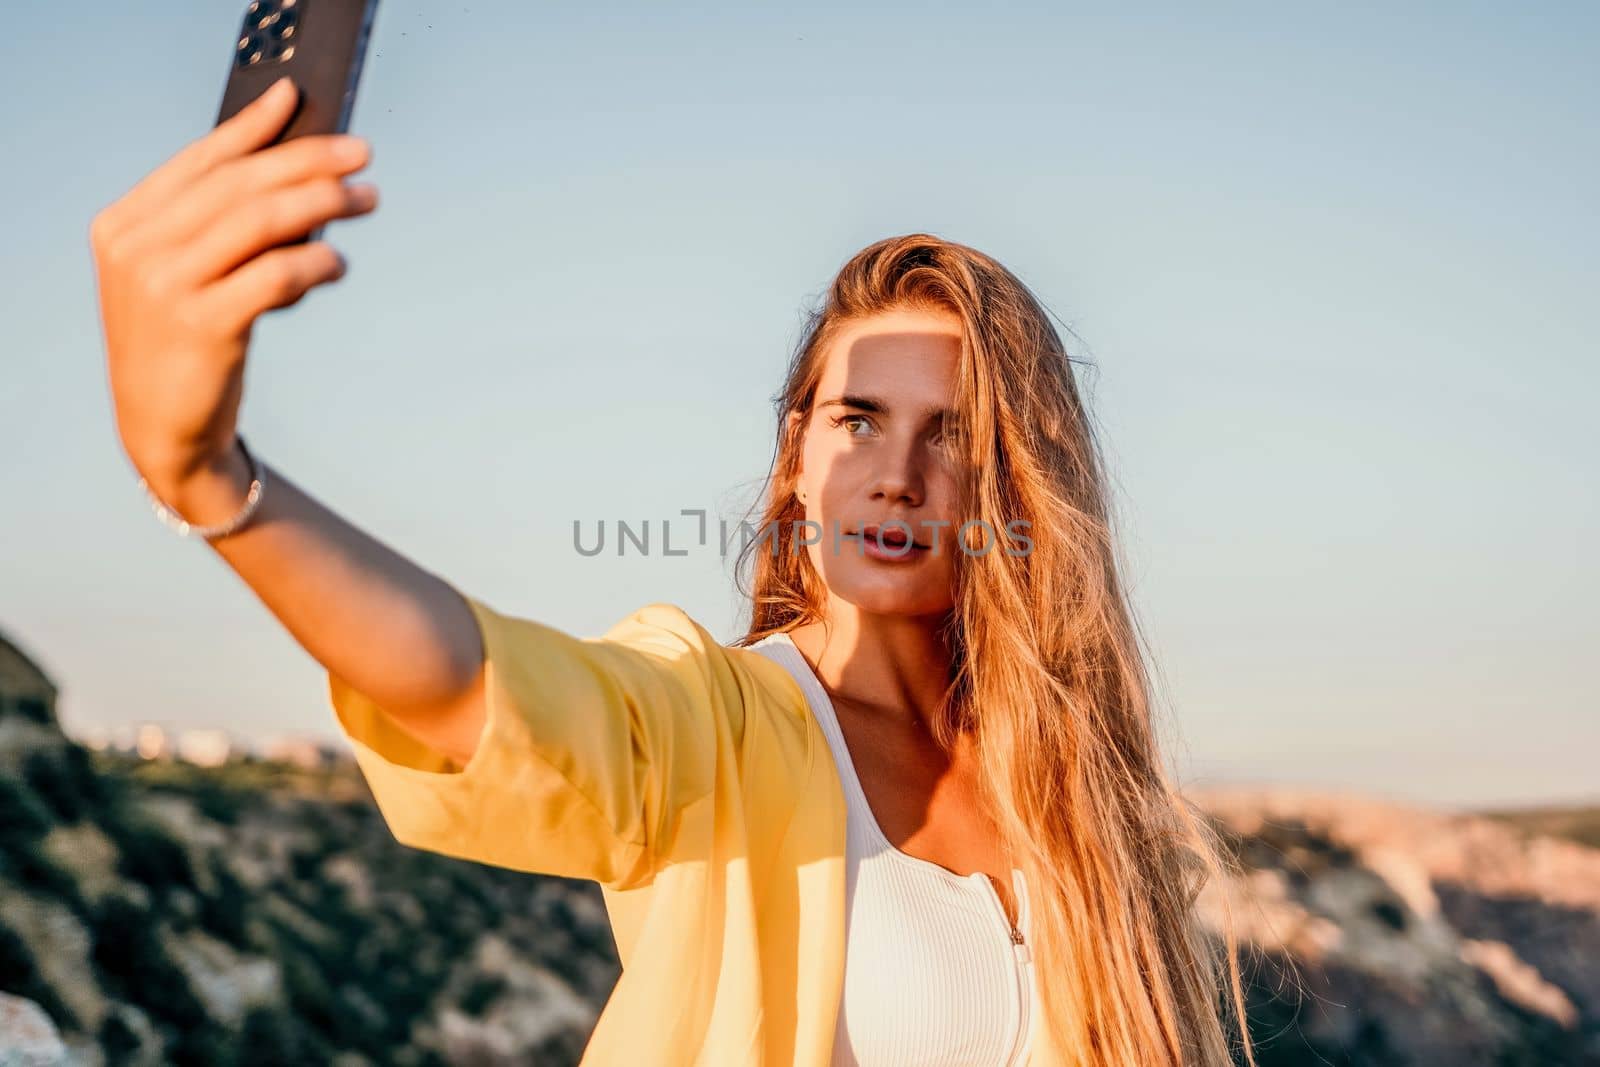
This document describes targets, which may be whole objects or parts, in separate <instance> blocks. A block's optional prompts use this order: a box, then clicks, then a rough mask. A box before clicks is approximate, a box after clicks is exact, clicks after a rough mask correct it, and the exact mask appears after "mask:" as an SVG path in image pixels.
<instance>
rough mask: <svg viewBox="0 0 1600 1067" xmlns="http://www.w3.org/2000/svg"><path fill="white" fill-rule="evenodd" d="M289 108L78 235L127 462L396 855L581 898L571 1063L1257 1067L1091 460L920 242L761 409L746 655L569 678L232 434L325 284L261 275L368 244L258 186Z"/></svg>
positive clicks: (537, 649) (569, 661) (636, 620)
mask: <svg viewBox="0 0 1600 1067" xmlns="http://www.w3.org/2000/svg"><path fill="white" fill-rule="evenodd" d="M284 90H285V87H284V86H282V85H280V86H278V87H275V89H274V90H272V91H269V92H268V93H267V94H266V95H265V96H263V97H262V98H261V99H260V100H258V101H257V102H256V103H254V104H253V105H251V106H250V107H249V108H247V109H245V110H244V111H243V112H241V113H240V114H239V115H238V116H236V117H235V118H233V119H231V120H229V121H228V122H226V123H224V124H222V125H221V126H219V127H218V128H217V129H215V130H214V131H212V132H210V133H208V134H207V135H206V136H204V137H202V138H200V139H199V140H197V141H196V142H194V143H193V144H192V145H190V146H188V147H187V148H185V149H184V150H183V151H182V152H180V153H178V154H177V155H176V156H174V157H173V158H172V159H171V160H169V161H168V162H166V163H165V164H163V165H162V166H161V167H159V168H157V169H156V170H155V171H153V172H152V173H151V174H150V175H149V176H148V177H146V178H145V179H144V180H143V181H141V182H140V183H139V184H138V185H137V186H135V187H134V188H133V189H132V190H131V191H130V192H129V193H128V194H127V195H126V196H124V197H123V198H122V199H120V200H119V201H117V202H116V203H115V204H112V205H111V206H109V207H108V208H106V209H105V210H104V211H103V212H101V214H100V215H99V216H98V217H97V218H96V220H95V223H94V226H93V228H92V243H93V247H94V253H95V259H96V266H97V272H98V279H99V286H100V293H101V313H102V319H103V323H104V327H105V334H106V344H107V353H108V374H109V378H110V383H111V388H112V396H113V401H114V406H115V413H116V418H117V425H118V431H119V435H120V437H121V440H122V443H123V447H124V449H125V451H126V453H127V455H128V457H129V459H130V460H131V461H132V463H133V465H134V467H135V468H136V469H137V471H138V472H139V473H140V475H141V476H142V481H143V484H144V486H145V488H146V490H147V492H148V493H149V494H150V495H151V498H152V502H153V504H154V505H155V506H156V507H157V508H158V513H160V514H162V515H163V517H165V518H167V519H168V520H169V521H173V522H179V519H178V518H177V517H178V516H181V519H182V520H184V521H187V522H190V523H194V524H197V525H196V526H195V527H193V528H191V527H188V526H182V525H180V526H179V529H180V530H181V531H182V532H185V533H190V534H193V533H197V532H198V533H200V534H202V535H204V536H205V538H206V540H207V541H208V542H209V543H210V544H211V545H212V546H213V547H214V549H215V550H216V551H217V553H218V554H219V555H220V556H221V557H222V558H223V559H224V560H225V561H226V562H227V563H228V564H229V565H230V566H231V567H233V568H234V570H235V571H236V572H237V573H238V574H239V575H240V576H241V577H242V578H243V579H244V581H245V582H246V583H247V584H248V585H249V586H250V587H251V588H252V589H253V590H254V591H255V592H256V593H257V595H258V596H259V597H260V598H261V600H262V602H263V603H264V604H265V605H266V606H267V607H268V609H269V610H271V611H272V612H273V613H274V614H275V615H276V616H277V618H278V619H279V620H280V621H281V622H282V623H283V625H284V626H285V627H286V628H287V629H288V630H289V632H290V633H291V634H292V635H293V636H294V637H295V639H296V640H297V641H299V642H300V644H301V645H302V646H303V647H304V648H305V649H306V651H307V652H308V653H310V654H311V655H312V656H313V657H314V658H316V659H317V661H318V662H319V663H321V664H322V665H323V666H324V667H326V669H327V671H328V684H329V694H330V700H331V702H332V704H333V708H334V711H335V713H336V717H337V720H338V723H339V725H340V727H341V729H342V730H343V731H344V732H345V733H346V735H347V736H348V737H349V738H350V740H351V743H352V745H353V748H354V751H355V753H356V756H357V759H358V761H359V763H360V766H361V768H362V770H363V773H364V774H365V776H366V777H367V780H368V782H369V783H370V785H371V787H372V790H373V793H374V796H375V797H376V800H377V803H378V805H379V807H380V809H381V811H382V813H383V815H384V817H385V819H386V820H387V821H388V823H389V825H390V827H391V828H392V830H393V832H394V834H395V836H396V837H397V838H398V839H399V840H400V841H402V842H404V843H406V844H409V845H412V846H415V847H418V848H424V849H430V850H433V851H437V852H441V853H445V854H448V855H453V856H460V857H465V858H470V859H474V860H478V861H482V862H486V863H493V864H497V865H501V866H506V867H512V868H516V869H521V870H528V871H539V872H546V873H551V874H559V875H566V876H571V877H582V878H589V879H593V880H595V881H597V882H599V883H600V885H601V887H602V890H603V893H604V896H605V900H606V904H607V908H608V911H609V914H610V918H611V922H612V927H613V931H614V933H615V934H616V938H617V945H618V950H619V953H620V955H621V958H622V961H623V973H622V977H621V979H620V980H619V982H618V984H617V987H616V990H615V991H614V993H613V995H612V998H611V1000H610V1001H609V1002H608V1004H607V1006H606V1009H605V1011H604V1013H603V1014H602V1016H601V1018H600V1021H599V1023H598V1024H597V1026H596V1028H595V1032H594V1035H593V1037H592V1038H591V1041H590V1044H589V1047H588V1049H587V1051H586V1053H585V1062H586V1063H606V1064H610V1063H619V1064H635V1063H712V1064H723V1063H729V1064H743V1063H763V1064H769V1065H771V1064H779V1063H795V1064H806V1065H820V1064H825V1063H828V1062H836V1063H850V1062H859V1063H862V1064H869V1065H871V1064H956V1063H985V1064H986V1063H1021V1062H1030V1063H1036V1064H1044V1063H1061V1064H1115V1065H1118V1067H1122V1065H1146V1064H1150V1065H1155V1064H1163V1065H1165V1064H1184V1065H1188V1064H1203V1065H1214V1064H1227V1063H1230V1062H1231V1058H1230V1040H1235V1039H1237V1040H1241V1041H1242V1043H1243V1045H1244V1050H1245V1054H1246V1057H1247V1058H1248V1059H1249V1060H1250V1062H1252V1063H1253V1062H1254V1060H1253V1057H1252V1056H1251V1055H1250V1051H1249V1047H1248V1042H1247V1041H1245V1040H1243V1039H1244V1035H1243V1034H1242V1033H1239V1032H1238V1031H1239V1027H1238V1020H1239V1018H1241V1017H1242V994H1241V990H1240V983H1239V978H1238V970H1237V964H1236V957H1237V952H1236V946H1235V943H1234V940H1233V938H1232V937H1231V935H1230V936H1229V937H1228V938H1227V940H1226V952H1225V954H1224V953H1219V952H1218V950H1217V949H1216V947H1215V946H1214V945H1213V944H1212V942H1211V941H1210V940H1208V939H1207V937H1206V936H1205V935H1204V934H1203V933H1202V932H1201V930H1200V929H1199V927H1198V925H1197V923H1196V920H1195V917H1194V914H1193V909H1192V904H1193V901H1194V898H1195V895H1196V893H1197V892H1198V891H1199V889H1200V887H1201V885H1202V884H1203V882H1204V881H1205V879H1206V878H1207V877H1209V876H1214V875H1216V874H1218V873H1220V866H1219V856H1220V854H1219V853H1218V851H1217V850H1216V848H1215V844H1214V841H1213V839H1212V838H1211V837H1210V836H1209V835H1208V831H1207V830H1206V829H1205V826H1204V824H1203V823H1202V822H1201V821H1200V820H1199V819H1197V817H1196V816H1195V815H1194V814H1193V813H1192V812H1191V811H1190V809H1189V808H1188V807H1187V805H1186V804H1185V802H1184V801H1183V800H1182V798H1181V797H1180V796H1179V795H1178V794H1177V793H1176V791H1175V790H1174V789H1173V788H1172V786H1171V785H1170V784H1169V782H1168V780H1167V778H1166V776H1165V774H1164V772H1163V768H1162V764H1161V760H1160V756H1159V753H1158V751H1157V748H1156V743H1155V737H1154V734H1153V731H1152V728H1151V723H1150V717H1149V706H1148V697H1147V683H1146V679H1145V674H1144V667H1143V663H1142V657H1141V653H1140V648H1139V642H1138V640H1137V636H1136V632H1135V629H1134V625H1133V623H1132V620H1131V617H1130V613H1129V611H1128V609H1127V607H1126V604H1125V600H1124V595H1123V591H1122V588H1121V586H1120V584H1119V581H1118V578H1117V574H1116V567H1115V548H1114V542H1113V540H1112V539H1111V536H1110V532H1109V518H1108V513H1107V504H1106V491H1105V486H1104V477H1103V474H1102V472H1101V461H1100V459H1099V457H1098V455H1097V453H1096V449H1095V446H1094V444H1093V441H1092V437H1091V434H1090V428H1089V424H1088V421H1087V416H1086V414H1085V412H1084V410H1083V409H1082V407H1081V405H1080V403H1079V398H1078V394H1077V391H1076V388H1075V386H1074V383H1073V378H1072V373H1071V367H1070V362H1069V359H1068V356H1067V354H1066V353H1065V351H1064V349H1063V348H1062V345H1061V342H1060V340H1059V338H1058V337H1057V335H1056V333H1055V331H1054V330H1053V329H1052V328H1051V326H1050V324H1049V322H1048V319H1047V317H1046V314H1045V312H1044V311H1043V310H1042V308H1041V307H1040V306H1039V304H1038V303H1037V302H1036V301H1035V300H1034V299H1033V297H1032V296H1031V295H1030V294H1029V293H1028V291H1027V290H1026V288H1025V287H1023V286H1022V284H1021V283H1020V282H1018V281H1017V280H1016V279H1015V278H1014V277H1013V276H1012V275H1011V274H1010V273H1008V272H1007V271H1006V270H1005V269H1004V268H1003V267H1001V266H1000V265H999V264H997V263H995V262H994V261H993V260H991V259H989V258H987V257H985V256H983V255H982V254H980V253H978V252H975V251H973V250H972V249H969V248H966V247H963V246H960V245H956V244H952V243H949V242H946V241H942V240H939V239H937V238H934V237H930V236H927V235H921V234H918V235H910V236H906V237H900V238H895V239H892V240H888V241H882V242H879V243H877V244H875V245H873V246H871V247H869V248H867V249H864V250H863V251H862V252H860V253H859V254H858V255H856V256H855V257H854V258H852V259H851V260H850V262H849V263H848V264H847V265H846V266H845V267H844V269H843V270H842V271H841V272H840V274H839V276H838V278H837V279H836V280H835V282H834V284H833V286H832V289H831V291H830V293H829V296H828V298H827V301H826V303H825V305H824V306H823V307H822V308H821V309H820V310H819V311H818V312H817V313H816V314H815V315H814V316H813V318H812V320H811V323H810V325H809V327H808V329H807V330H806V333H805V337H804V339H803V342H802V344H801V346H800V348H799V350H798V352H797V353H796V357H795V359H794V361H793V364H792V366H791V367H790V370H789V373H788V377H787V381H786V383H785V386H784V389H783V391H782V393H781V394H780V396H779V398H778V406H779V410H780V421H779V434H778V443H777V453H776V459H775V467H774V471H773V476H772V479H771V482H770V490H771V491H770V493H769V494H768V497H767V500H766V505H765V511H764V514H763V515H762V522H761V523H760V525H759V526H758V527H754V529H755V530H756V532H757V533H758V534H759V535H760V536H757V537H756V538H754V539H752V540H750V541H749V543H748V544H747V545H746V546H745V547H744V549H743V553H742V560H741V563H742V565H743V569H744V572H745V574H746V576H747V577H748V579H749V582H750V587H749V588H748V590H747V591H748V593H749V595H750V597H751V601H752V605H753V618H752V622H751V624H750V627H749V630H748V633H747V634H746V635H745V636H744V638H743V639H742V640H741V641H739V642H737V643H735V644H734V645H731V646H724V645H721V644H719V643H718V642H717V641H716V640H715V639H713V638H712V636H711V635H710V634H709V633H708V632H707V631H706V630H705V629H704V628H703V627H701V626H700V625H699V624H698V623H696V622H695V621H694V620H693V619H691V618H689V617H688V616H687V615H685V614H684V613H683V612H682V611H681V610H680V609H678V608H676V607H674V606H672V605H670V604H664V603H651V604H647V605H646V606H644V607H642V608H640V609H639V610H638V611H635V612H633V613H632V614H631V615H629V616H628V617H627V618H625V619H623V620H621V621H619V622H618V623H617V624H616V625H615V626H613V627H612V628H611V629H610V630H609V631H608V632H607V634H606V635H605V636H604V637H602V638H597V639H579V638H576V637H573V636H571V635H568V634H566V633H564V632H562V631H560V630H557V629H555V628H552V627H549V626H546V625H543V624H541V623H538V622H534V621H532V620H529V619H524V618H517V617H514V616H511V615H507V614H503V613H501V612H499V611H497V610H496V609H494V608H493V607H491V606H490V605H489V604H488V603H486V602H485V601H483V600H481V599H478V598H476V597H472V596H469V595H467V594H465V593H462V592H460V591H459V590H457V589H455V588H454V587H452V586H451V585H450V584H448V583H447V582H445V581H443V580H441V579H440V578H438V577H436V576H434V575H432V574H430V573H428V572H426V571H424V570H422V569H421V568H419V567H417V566H416V565H414V564H412V563H410V562H409V561H407V560H405V559H403V558H401V557H400V556H398V555H397V554H395V553H394V552H392V551H391V550H389V549H388V548H387V547H385V546H384V545H382V544H381V543H379V542H377V541H376V540H374V539H372V538H370V537H369V536H367V535H366V534H364V533H363V532H361V531H360V530H357V529H356V528H354V527H352V526H351V525H349V524H347V523H345V522H344V521H342V520H341V519H340V518H339V517H338V516H336V515H334V514H333V513H331V512H330V511H328V510H327V509H325V508H323V507H322V506H321V505H320V504H318V503H317V502H315V501H314V500H312V499H311V498H310V497H309V496H307V495H305V494H304V493H302V492H301V491H300V490H299V489H298V488H297V487H295V486H294V485H293V484H292V483H291V482H289V481H288V480H287V479H286V478H284V477H283V476H282V475H281V474H280V473H278V472H277V471H276V470H275V469H274V470H272V471H271V472H270V477H269V474H268V471H267V469H266V467H265V466H264V465H263V464H261V463H260V462H259V461H257V460H256V459H255V458H254V457H253V456H252V455H251V454H250V452H249V450H248V448H247V447H246V446H245V445H244V442H243V440H242V438H241V437H240V435H239V434H238V433H237V432H236V419H237V412H238V405H239V399H240V393H241V382H242V376H243V364H244V358H245V353H246V349H247V346H248V340H249V335H250V330H251V326H252V324H253V323H254V321H255V319H256V318H257V317H258V316H259V315H260V314H262V313H263V312H264V311H266V310H268V309H270V308H274V307H282V306H286V305H288V304H292V303H294V302H295V301H297V300H298V299H299V298H300V297H301V296H303V295H304V293H306V292H307V291H309V290H310V289H311V288H313V287H315V286H317V285H321V284H324V283H326V282H329V281H333V280H335V279H336V278H338V277H339V276H340V275H341V274H342V272H343V264H342V262H341V260H340V259H339V257H338V256H337V254H336V253H334V252H333V251H332V249H331V248H329V247H328V246H327V245H326V244H323V243H321V242H311V243H303V244H290V245H284V244H283V242H285V241H286V240H289V239H292V238H294V237H296V236H301V235H304V234H306V233H308V232H310V231H311V230H312V229H314V228H315V227H317V226H320V225H322V224H323V223H326V222H328V221H331V220H333V219H337V218H341V217H348V216H352V215H359V214H363V213H366V212H368V211H371V210H372V209H373V207H374V206H375V204H376V193H375V190H373V189H372V187H371V186H370V185H362V184H359V183H351V182H349V181H347V179H348V178H349V176H350V175H352V174H353V173H355V172H356V171H358V170H360V169H361V167H362V166H364V165H365V161H366V159H367V146H366V145H365V143H364V142H363V141H361V140H360V139H358V138H352V137H315V138H304V139H300V140H297V141H294V142H291V143H288V144H284V145H277V146H273V147H269V148H263V146H265V145H268V144H269V143H270V142H271V141H272V139H273V137H274V136H275V134H276V133H277V131H278V130H280V129H281V128H282V125H283V123H284V122H285V120H286V118H287V116H288V114H289V111H290V109H291V107H292V100H293V94H292V93H289V92H286V91H284ZM246 199H248V200H249V202H251V203H254V204H257V205H258V210H257V211H255V212H253V213H251V214H249V215H244V214H241V213H239V212H237V211H236V210H232V208H233V205H236V204H238V203H240V202H241V201H244V200H246ZM269 483H270V484H269ZM1224 957H1225V959H1226V962H1227V970H1226V974H1227V983H1226V985H1227V991H1228V994H1229V995H1228V996H1224V995H1223V994H1222V986H1223V982H1222V979H1221V975H1222V974H1223V970H1222V962H1223V959H1224Z"/></svg>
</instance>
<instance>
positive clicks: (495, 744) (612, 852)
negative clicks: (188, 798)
mask: <svg viewBox="0 0 1600 1067" xmlns="http://www.w3.org/2000/svg"><path fill="white" fill-rule="evenodd" d="M463 597H464V599H465V600H466V601H467V604H468V605H469V606H470V607H471V609H472V615H473V617H474V619H475V620H476V621H477V624H478V628H479V631H480V633H481V635H482V637H483V647H484V654H485V658H486V675H485V699H486V701H487V708H486V711H487V721H486V722H485V724H484V729H483V733H482V735H481V736H480V738H479V742H478V747H477V749H476V750H475V751H474V753H473V755H472V757H471V759H470V760H469V761H468V762H467V764H466V766H465V767H459V768H458V767H457V766H456V765H455V762H454V761H453V760H451V759H450V758H449V757H448V756H447V755H446V754H445V753H443V752H442V751H439V750H437V749H434V748H433V747H432V746H430V745H428V744H426V743H425V742H423V741H421V740H419V739H418V738H416V737H415V736H413V735H412V734H410V733H409V732H407V731H405V730H404V729H402V728H401V727H400V726H399V724H398V723H397V722H396V720H395V719H394V718H393V717H392V716H391V715H390V714H389V713H388V712H386V711H385V710H384V709H383V708H381V707H379V706H378V705H377V704H376V703H374V702H373V701H372V700H370V699H369V698H367V697H366V696H365V695H363V694H362V693H360V692H357V691H356V690H355V689H354V688H352V687H351V686H349V685H348V684H346V683H345V682H344V681H343V680H342V679H340V678H339V677H337V676H336V675H334V674H332V673H331V672H330V673H329V674H328V688H329V696H330V700H331V702H332V705H333V709H334V713H335V715H336V718H337V720H338V725H339V728H340V731H341V732H342V733H343V734H344V735H345V736H346V737H347V738H348V739H349V740H350V742H351V745H352V747H353V750H354V754H355V758H356V762H357V764H358V765H359V767H360V769H361V772H362V774H363V776H364V777H365V778H366V781H367V784H368V786H369V787H370V789H371V790H372V793H373V797H374V799H375V800H376V802H377V805H378V809H379V811H380V812H381V813H382V815H383V818H384V821H385V822H386V823H387V824H388V825H389V828H390V830H391V832H392V833H393V834H394V836H395V838H396V840H398V841H400V842H401V843H402V844H405V845H409V846H411V847H413V848H419V849H424V850H427V851H430V852H439V853H442V854H444V855H447V856H454V857H457V858H459V859H468V860H475V861H477V862H480V863H488V864H493V865H495V866H500V867H509V868H513V869H516V870H524V871H534V872H539V873H544V874H555V875H562V876H565V877H570V878H588V879H593V880H595V881H598V882H601V883H602V884H606V885H609V886H612V887H615V888H628V887H630V886H632V885H637V884H644V883H645V882H647V881H648V880H649V877H650V876H651V875H652V874H653V872H654V867H655V857H657V856H664V855H667V854H668V853H669V852H670V847H671V841H670V835H671V834H673V833H674V832H675V831H676V828H677V823H678V819H677V814H678V813H679V812H681V811H682V810H683V808H684V807H685V806H687V805H689V804H691V803H693V802H694V801H696V800H698V799H700V798H702V797H704V796H706V795H707V794H709V793H710V792H711V790H712V787H713V785H714V781H715V775H716V771H717V767H716V764H717V759H718V754H719V752H733V751H737V747H738V744H739V741H740V738H741V736H742V733H743V729H744V722H745V706H744V703H745V702H744V698H743V696H742V693H743V688H742V687H741V685H740V684H739V680H738V678H737V676H736V671H735V665H734V664H733V663H732V661H731V653H732V652H733V651H734V650H731V649H728V648H726V647H724V646H723V645H721V644H720V643H718V642H717V641H716V640H715V639H714V638H713V637H712V635H711V634H710V633H708V632H707V631H706V630H705V629H704V628H703V627H701V626H700V625H699V624H698V623H697V622H695V621H694V620H693V619H691V618H690V617H689V616H688V615H687V614H686V613H685V612H684V611H683V610H682V609H681V608H678V607H676V606H675V605H672V604H665V603H653V604H648V605H645V606H644V607H642V608H639V609H638V610H636V611H634V612H633V613H631V614H629V615H628V616H626V617H625V618H623V619H621V620H620V621H619V622H617V623H616V624H614V625H613V626H612V627H611V628H610V629H609V630H608V631H607V632H606V634H605V635H604V636H603V637H599V638H580V637H575V636H573V635H571V634H568V633H566V632H564V631H562V630H559V629H557V628H555V627H552V626H548V625H545V624H543V623H539V622H535V621H532V620H529V619H522V618H515V617H513V616H510V615H504V614H501V613H500V612H498V611H496V610H494V609H493V608H491V607H490V606H489V605H487V604H486V603H484V602H483V601H481V600H478V599H477V598H475V597H471V596H466V595H465V594H463Z"/></svg>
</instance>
